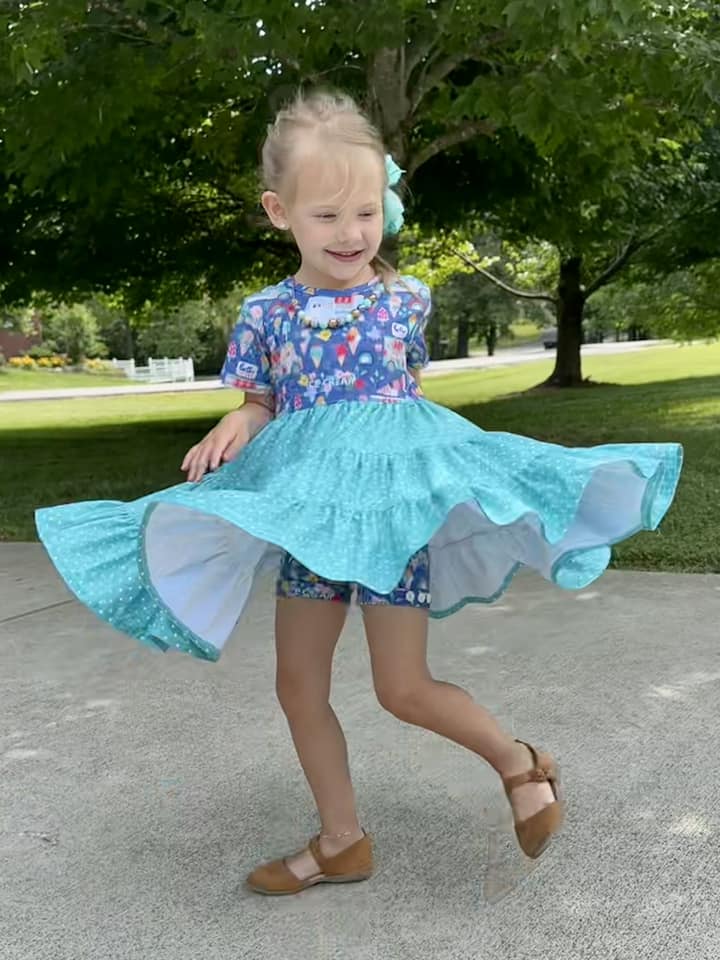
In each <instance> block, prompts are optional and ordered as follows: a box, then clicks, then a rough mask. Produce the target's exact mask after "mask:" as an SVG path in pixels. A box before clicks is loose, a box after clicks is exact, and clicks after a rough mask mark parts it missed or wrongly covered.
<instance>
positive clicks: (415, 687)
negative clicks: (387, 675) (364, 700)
mask: <svg viewBox="0 0 720 960" xmlns="http://www.w3.org/2000/svg"><path fill="white" fill-rule="evenodd" d="M432 682H433V681H432V679H429V678H423V679H419V680H416V681H408V680H394V681H393V682H392V683H388V684H376V686H375V693H376V695H377V698H378V703H379V704H380V706H381V707H383V709H385V710H387V711H388V712H389V713H391V714H392V715H393V716H394V717H397V719H398V720H402V721H404V722H405V723H413V724H418V725H422V720H423V718H424V716H425V714H426V712H427V697H428V693H429V691H430V685H431V684H432Z"/></svg>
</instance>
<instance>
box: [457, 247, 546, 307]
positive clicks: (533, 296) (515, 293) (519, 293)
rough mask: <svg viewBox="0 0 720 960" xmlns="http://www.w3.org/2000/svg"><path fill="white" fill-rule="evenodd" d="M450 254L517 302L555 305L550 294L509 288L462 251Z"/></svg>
mask: <svg viewBox="0 0 720 960" xmlns="http://www.w3.org/2000/svg"><path fill="white" fill-rule="evenodd" d="M452 252H453V253H454V254H455V256H456V257H459V258H460V259H461V260H462V261H463V262H464V263H466V264H467V265H468V266H469V267H472V269H473V270H474V271H475V272H476V273H479V274H480V275H481V276H483V277H485V279H486V280H490V281H491V283H494V284H495V286H497V287H500V289H501V290H504V291H505V293H509V294H510V296H512V297H517V299H518V300H544V301H545V302H546V303H552V304H553V305H556V304H557V299H556V298H555V297H553V296H552V294H550V293H528V292H527V291H526V290H517V289H516V288H515V287H511V286H510V285H509V284H507V283H505V282H504V281H503V280H500V279H499V278H498V277H496V276H494V275H493V274H492V273H490V271H489V270H485V268H484V267H480V266H478V264H477V263H475V262H474V261H473V260H471V259H470V257H468V256H467V255H466V254H464V253H463V252H462V250H455V249H453V251H452Z"/></svg>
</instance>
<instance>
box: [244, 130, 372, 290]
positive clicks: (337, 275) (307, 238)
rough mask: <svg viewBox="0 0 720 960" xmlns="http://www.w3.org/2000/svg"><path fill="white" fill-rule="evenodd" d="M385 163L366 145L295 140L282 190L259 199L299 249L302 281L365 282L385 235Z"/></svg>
mask: <svg viewBox="0 0 720 960" xmlns="http://www.w3.org/2000/svg"><path fill="white" fill-rule="evenodd" d="M384 189H385V167H384V162H383V160H382V159H381V158H380V157H379V156H378V154H377V153H376V152H375V151H374V150H371V149H370V148H368V147H360V146H350V145H348V146H343V145H337V144H335V143H326V144H322V143H318V142H317V141H315V140H314V139H313V140H312V141H310V140H308V141H307V142H305V143H302V142H301V143H298V144H297V145H296V147H295V150H294V151H293V157H292V160H291V171H290V172H289V175H288V176H287V177H286V178H285V182H284V183H283V184H282V187H281V189H280V190H279V191H278V192H277V193H275V192H273V191H266V192H265V193H264V194H263V196H262V203H263V206H264V208H265V211H266V212H267V214H268V216H269V217H270V220H271V221H272V223H273V224H274V225H275V226H276V227H278V228H279V229H282V230H287V229H289V230H290V231H291V232H292V234H293V237H294V238H295V242H296V244H297V246H298V249H299V251H300V257H301V264H300V269H299V270H298V272H297V279H298V281H299V282H300V283H304V284H307V285H308V286H312V287H319V288H327V289H331V290H335V289H336V290H342V289H347V288H349V287H354V286H358V285H360V284H362V283H367V282H368V281H370V280H371V279H372V278H373V276H374V275H375V270H374V268H373V266H372V261H373V259H374V258H375V256H376V255H377V252H378V250H379V249H380V243H381V241H382V235H383V202H382V201H383V191H384Z"/></svg>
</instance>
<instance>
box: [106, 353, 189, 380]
mask: <svg viewBox="0 0 720 960" xmlns="http://www.w3.org/2000/svg"><path fill="white" fill-rule="evenodd" d="M112 364H113V366H114V367H115V368H116V369H118V370H122V372H123V373H124V374H125V376H126V377H127V378H128V379H129V380H144V381H146V382H147V383H175V382H176V381H184V382H186V383H187V382H191V381H193V380H194V379H195V366H194V364H193V361H192V357H162V358H160V359H158V358H157V357H148V363H147V366H146V367H138V366H136V365H135V361H134V360H113V361H112Z"/></svg>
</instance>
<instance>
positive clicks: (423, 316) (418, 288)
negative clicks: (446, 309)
mask: <svg viewBox="0 0 720 960" xmlns="http://www.w3.org/2000/svg"><path fill="white" fill-rule="evenodd" d="M411 289H412V291H413V293H412V298H411V299H410V302H409V304H408V309H409V313H410V316H411V317H414V318H415V322H414V323H411V325H410V337H409V342H408V349H407V364H408V367H409V369H410V370H420V369H422V368H423V367H426V366H427V365H428V363H430V353H429V351H428V347H427V342H426V340H425V330H426V328H427V325H428V321H429V319H430V312H431V310H432V298H431V296H430V290H429V289H428V288H427V287H426V286H425V284H424V283H420V282H419V281H418V280H413V282H412V286H411Z"/></svg>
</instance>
